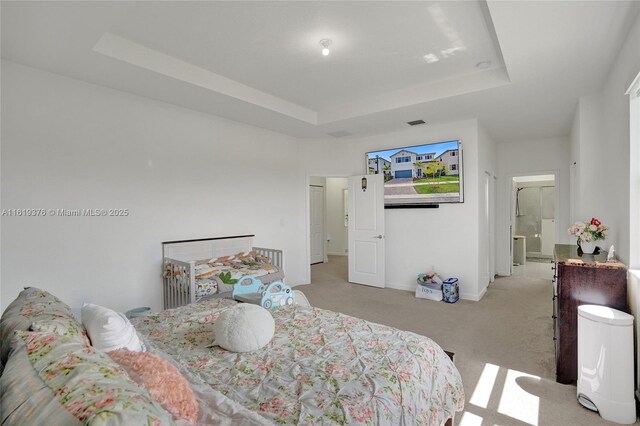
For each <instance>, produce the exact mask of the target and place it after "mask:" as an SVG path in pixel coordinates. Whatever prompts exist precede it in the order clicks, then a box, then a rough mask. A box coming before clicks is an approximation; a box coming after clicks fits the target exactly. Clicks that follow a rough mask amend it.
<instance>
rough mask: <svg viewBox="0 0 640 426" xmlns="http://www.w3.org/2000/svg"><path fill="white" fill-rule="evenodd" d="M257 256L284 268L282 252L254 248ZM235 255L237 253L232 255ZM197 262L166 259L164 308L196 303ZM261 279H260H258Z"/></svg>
mask: <svg viewBox="0 0 640 426" xmlns="http://www.w3.org/2000/svg"><path fill="white" fill-rule="evenodd" d="M252 250H254V251H255V252H256V254H258V255H260V256H263V257H265V258H267V259H269V263H270V264H272V265H274V266H277V267H278V268H279V269H280V270H281V271H282V270H283V268H282V263H283V262H282V261H283V259H282V250H276V249H269V248H263V247H253V248H252ZM231 254H235V253H231ZM195 265H196V261H195V260H191V261H188V262H185V261H181V260H177V259H171V258H169V257H165V258H164V279H163V283H164V308H165V309H173V308H177V307H179V306H183V305H187V304H189V303H194V302H196V274H195ZM258 279H260V277H258Z"/></svg>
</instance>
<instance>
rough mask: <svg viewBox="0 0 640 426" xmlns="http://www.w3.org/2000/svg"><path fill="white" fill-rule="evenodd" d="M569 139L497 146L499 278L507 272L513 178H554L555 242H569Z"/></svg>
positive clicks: (508, 268) (508, 265) (508, 266)
mask: <svg viewBox="0 0 640 426" xmlns="http://www.w3.org/2000/svg"><path fill="white" fill-rule="evenodd" d="M569 152H570V141H569V138H553V139H543V140H536V141H526V142H517V143H501V144H499V145H498V176H499V178H498V212H497V222H498V226H497V231H496V238H497V256H498V260H497V263H498V269H497V272H498V274H500V275H508V274H509V271H510V266H511V265H510V261H511V258H510V250H511V249H510V247H511V236H510V233H509V226H510V225H511V213H510V212H511V193H512V178H513V177H514V176H525V175H535V174H555V175H556V201H557V202H556V242H557V243H570V242H571V241H570V240H569V236H568V235H567V229H568V228H569V224H570V222H569Z"/></svg>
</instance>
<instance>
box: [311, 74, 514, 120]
mask: <svg viewBox="0 0 640 426" xmlns="http://www.w3.org/2000/svg"><path fill="white" fill-rule="evenodd" d="M510 83H511V81H510V80H509V76H508V75H507V70H506V69H505V68H504V67H500V68H491V69H488V70H483V71H479V72H474V73H471V74H468V75H462V76H457V77H452V78H449V79H446V80H441V81H437V82H433V83H427V84H423V85H419V86H414V87H407V88H406V89H402V90H396V91H394V92H390V93H384V94H382V95H379V96H375V97H371V98H365V99H360V100H358V101H354V102H349V103H344V104H340V105H336V106H335V107H332V108H328V109H323V110H320V111H318V124H328V123H332V122H335V121H341V120H347V119H349V118H355V117H360V116H364V115H368V114H375V113H379V112H383V111H389V110H392V109H397V108H404V107H407V106H410V105H418V104H422V103H426V102H431V101H435V100H438V99H444V98H449V97H453V96H459V95H465V94H467V93H473V92H478V91H480V90H486V89H492V88H495V87H500V86H504V85H507V84H510Z"/></svg>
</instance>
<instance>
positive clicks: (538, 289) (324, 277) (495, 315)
mask: <svg viewBox="0 0 640 426" xmlns="http://www.w3.org/2000/svg"><path fill="white" fill-rule="evenodd" d="M547 266H548V265H545V266H544V267H545V268H546V267H547ZM532 275H534V274H532ZM538 276H539V274H538ZM311 279H312V283H311V284H310V285H307V286H300V287H298V288H297V289H299V290H302V291H303V292H304V293H305V294H306V295H307V297H308V298H309V301H310V303H311V304H312V305H313V306H317V307H320V308H324V309H330V310H333V311H338V312H343V313H346V314H349V315H353V316H357V317H360V318H364V319H366V320H369V321H373V322H377V323H382V324H387V325H391V326H394V327H397V328H400V329H402V330H409V331H413V332H415V333H418V334H422V335H424V336H428V337H430V338H432V339H433V340H435V341H436V342H437V343H438V344H439V345H440V346H441V347H442V348H443V349H446V350H448V351H452V352H455V354H456V358H455V362H456V366H457V367H458V370H459V371H460V374H461V375H462V380H463V382H464V386H465V393H466V400H467V403H466V406H465V412H464V413H463V414H459V415H458V416H457V417H456V424H459V425H463V426H479V425H483V426H484V425H489V426H493V425H500V426H505V425H558V426H560V425H601V424H612V423H609V422H605V421H603V420H602V419H601V418H600V417H599V416H598V415H597V414H596V413H593V412H591V411H589V410H587V409H585V408H583V407H582V406H580V405H579V404H578V403H577V402H576V396H575V393H576V388H575V386H571V385H561V384H558V383H556V382H555V371H554V369H555V367H554V355H553V351H554V346H553V339H552V336H553V332H552V320H551V310H552V300H551V297H552V287H551V281H550V280H548V279H541V278H533V277H528V276H523V275H518V276H515V275H514V276H512V277H505V278H499V279H497V280H496V281H495V282H494V283H493V284H491V285H490V287H489V289H488V291H487V293H486V295H485V296H484V297H483V299H482V300H481V301H480V302H470V301H466V300H460V301H458V302H457V303H455V304H447V303H444V302H435V301H429V300H424V299H416V298H415V296H414V294H413V293H411V292H407V291H402V290H393V289H378V288H373V287H367V286H361V285H357V284H350V283H348V282H347V257H344V256H330V261H329V262H328V263H324V264H318V265H313V266H312V267H311ZM483 371H484V372H485V374H483ZM481 376H482V377H483V379H482V380H481V381H480V378H481ZM479 381H480V382H481V383H480V386H477V385H478V383H479ZM476 387H477V390H476ZM474 392H475V393H474Z"/></svg>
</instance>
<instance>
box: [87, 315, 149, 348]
mask: <svg viewBox="0 0 640 426" xmlns="http://www.w3.org/2000/svg"><path fill="white" fill-rule="evenodd" d="M82 324H84V327H85V328H86V329H87V334H88V335H89V339H90V340H91V344H92V345H93V347H95V348H96V349H99V350H101V351H104V352H110V351H115V350H116V349H121V348H125V349H128V350H129V351H132V352H144V350H145V348H144V345H143V344H142V342H141V341H140V339H138V334H137V333H136V330H135V328H133V325H132V324H131V323H130V322H129V320H128V319H127V317H126V316H124V314H122V313H120V312H116V311H113V310H111V309H109V308H105V307H103V306H98V305H94V304H92V303H85V304H84V305H83V306H82Z"/></svg>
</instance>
